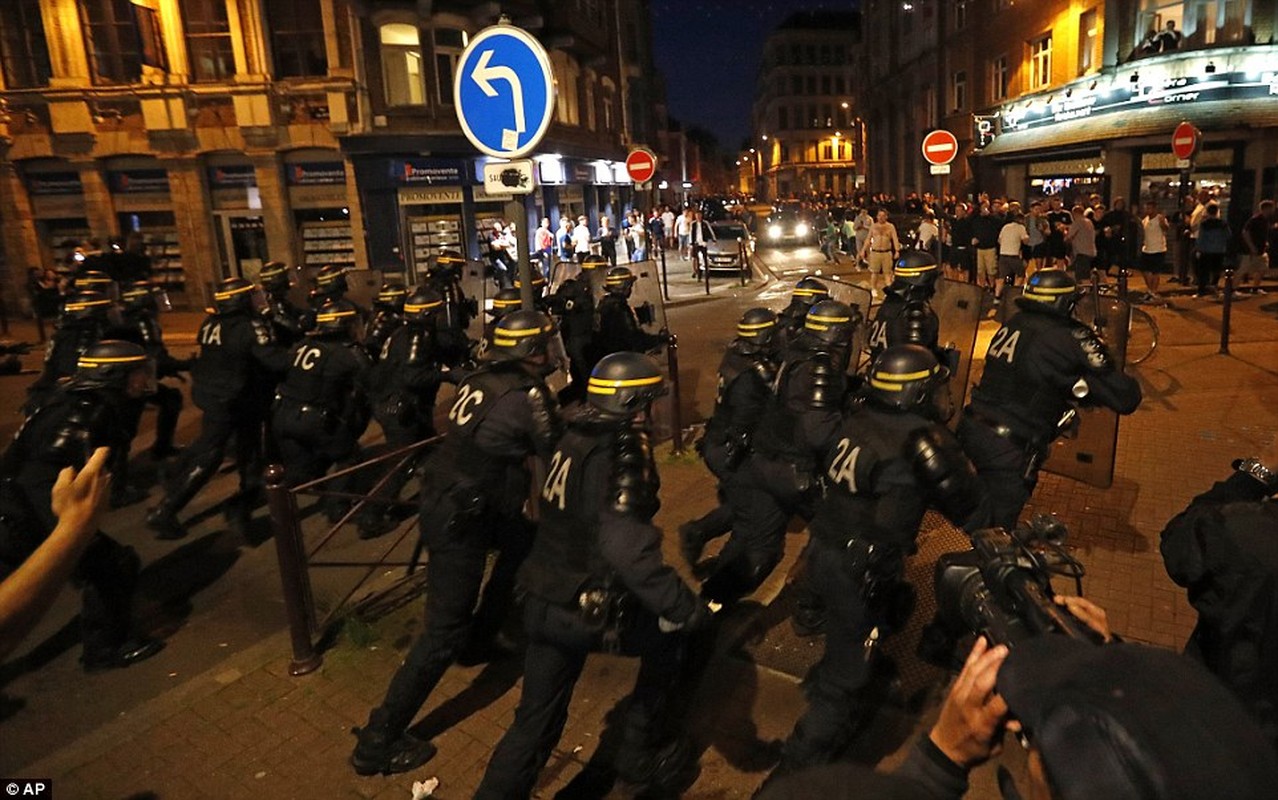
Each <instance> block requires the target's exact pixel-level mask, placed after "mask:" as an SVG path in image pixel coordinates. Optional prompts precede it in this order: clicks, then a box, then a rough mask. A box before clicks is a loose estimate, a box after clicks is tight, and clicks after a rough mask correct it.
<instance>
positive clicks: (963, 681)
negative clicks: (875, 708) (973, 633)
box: [928, 637, 1007, 769]
mask: <svg viewBox="0 0 1278 800" xmlns="http://www.w3.org/2000/svg"><path fill="white" fill-rule="evenodd" d="M1005 658H1007V648H1006V647H1004V646H1003V645H998V646H997V647H993V648H991V647H990V646H989V643H988V642H987V641H986V640H985V638H984V637H979V638H977V640H976V644H975V645H973V646H972V652H970V653H968V655H967V661H965V662H964V663H963V671H962V672H960V673H959V675H958V677H957V678H956V679H955V680H954V685H953V686H951V687H950V693H949V696H948V697H946V698H945V703H944V704H943V705H942V706H941V716H940V717H939V718H938V719H937V720H936V724H935V725H933V726H932V731H931V733H929V734H928V738H929V739H931V740H932V743H933V744H935V745H936V746H937V748H938V749H939V750H940V751H941V752H942V753H944V754H945V757H946V758H948V759H949V760H950V761H953V762H954V763H955V764H957V765H958V766H960V767H963V768H964V769H970V768H972V767H974V766H976V765H978V764H982V763H984V762H986V761H988V760H989V759H990V757H991V756H994V755H997V754H998V752H999V750H1001V749H1002V746H1003V728H1004V725H1005V723H1006V722H1007V704H1006V703H1004V702H1003V698H1001V697H999V696H998V695H997V694H995V693H994V681H995V679H996V678H997V677H998V670H999V667H1001V666H1002V665H1003V660H1004V659H1005Z"/></svg>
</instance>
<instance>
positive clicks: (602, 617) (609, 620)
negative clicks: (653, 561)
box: [575, 586, 634, 654]
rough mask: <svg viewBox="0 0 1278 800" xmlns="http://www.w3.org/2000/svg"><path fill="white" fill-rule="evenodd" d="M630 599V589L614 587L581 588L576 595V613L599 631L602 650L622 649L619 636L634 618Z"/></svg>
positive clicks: (606, 651) (612, 651)
mask: <svg viewBox="0 0 1278 800" xmlns="http://www.w3.org/2000/svg"><path fill="white" fill-rule="evenodd" d="M632 602H633V596H632V595H631V594H630V592H628V591H626V590H625V589H621V588H618V587H615V586H612V587H610V586H599V587H595V588H592V589H583V590H582V591H581V592H580V593H579V594H578V595H577V605H576V609H575V610H576V612H577V616H578V617H579V618H580V619H581V621H582V622H583V623H585V624H586V626H587V627H589V628H590V629H591V630H593V631H595V632H597V633H598V634H599V646H600V649H601V650H602V651H603V652H605V653H612V654H616V653H620V652H621V635H622V633H623V632H624V631H625V629H626V627H627V626H629V625H630V623H631V620H632V618H633V617H634V613H633V609H632V607H631V606H632Z"/></svg>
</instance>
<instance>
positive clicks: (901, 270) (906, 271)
mask: <svg viewBox="0 0 1278 800" xmlns="http://www.w3.org/2000/svg"><path fill="white" fill-rule="evenodd" d="M935 269H936V265H935V264H928V265H927V266H925V267H897V268H896V274H897V275H905V276H907V277H909V276H914V275H922V274H923V273H924V272H932V271H933V270H935Z"/></svg>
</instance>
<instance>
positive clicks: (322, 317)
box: [315, 311, 355, 322]
mask: <svg viewBox="0 0 1278 800" xmlns="http://www.w3.org/2000/svg"><path fill="white" fill-rule="evenodd" d="M353 316H355V312H354V311H327V312H325V313H323V314H317V315H316V316H315V321H316V322H332V321H334V320H338V319H341V318H342V317H353Z"/></svg>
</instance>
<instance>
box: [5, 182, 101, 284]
mask: <svg viewBox="0 0 1278 800" xmlns="http://www.w3.org/2000/svg"><path fill="white" fill-rule="evenodd" d="M19 173H20V174H21V176H22V182H23V185H24V186H25V187H26V190H27V196H28V197H29V198H30V200H31V212H32V216H33V218H34V221H35V228H36V238H37V240H38V241H39V245H40V260H41V264H40V266H41V267H44V268H46V269H47V268H52V269H56V270H58V271H59V272H62V273H67V272H71V271H74V270H75V268H76V266H77V264H78V259H81V260H82V259H83V255H84V251H85V249H86V248H87V247H89V241H90V240H91V239H92V238H93V236H94V234H93V231H91V230H90V227H89V220H88V215H87V213H86V211H85V203H84V186H83V184H82V183H81V181H80V173H79V172H78V171H77V170H76V169H75V167H73V166H72V165H71V164H70V163H68V162H67V161H64V160H62V159H54V158H48V159H33V160H30V161H25V162H22V163H21V164H20V165H19ZM31 266H35V265H31Z"/></svg>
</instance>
